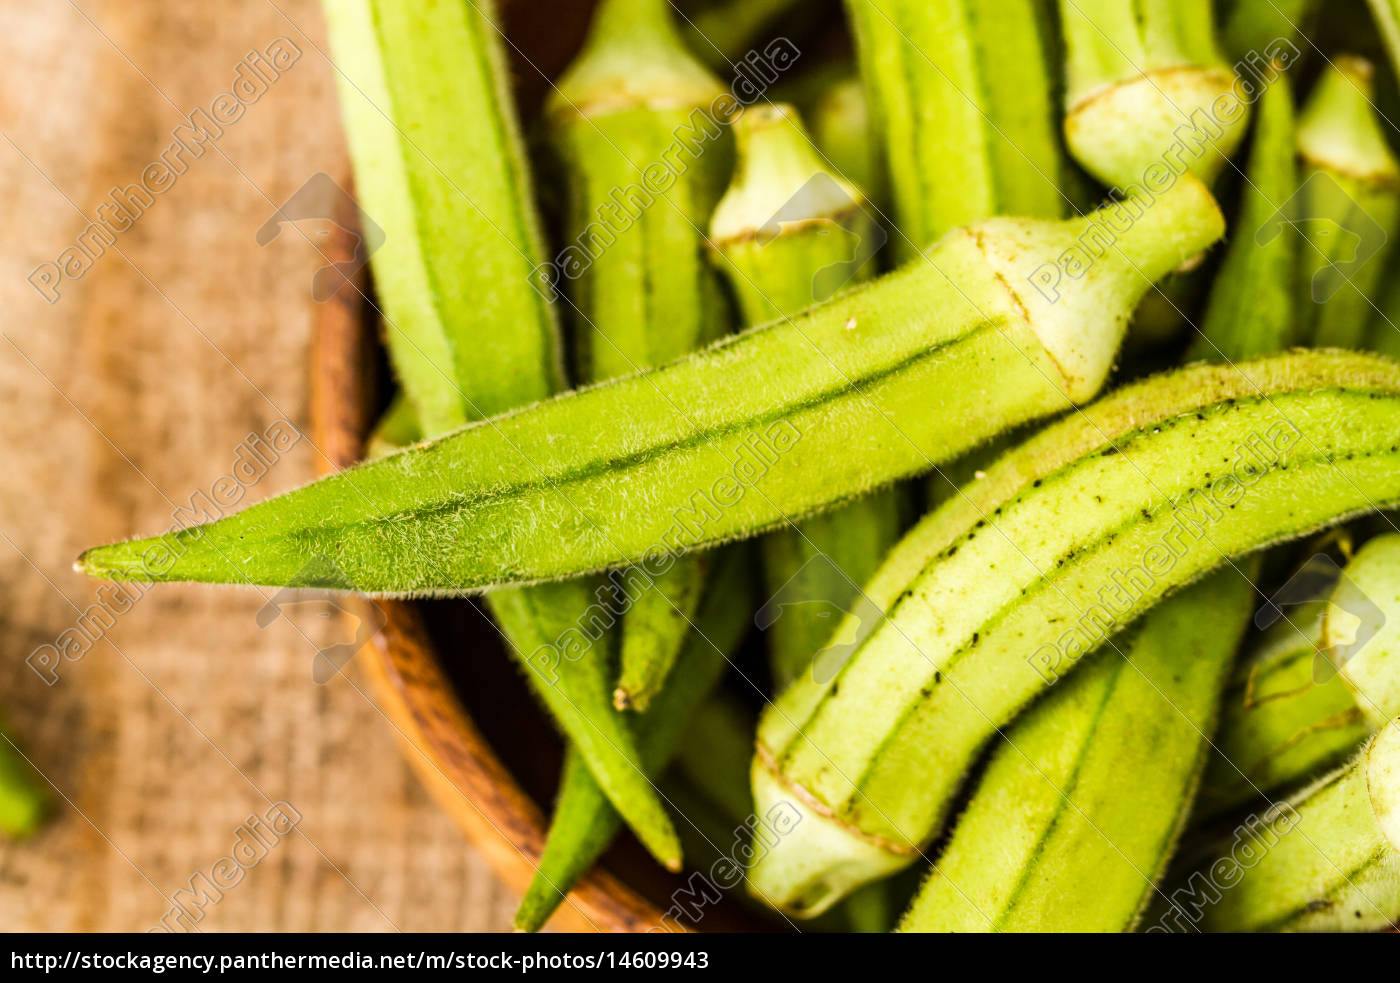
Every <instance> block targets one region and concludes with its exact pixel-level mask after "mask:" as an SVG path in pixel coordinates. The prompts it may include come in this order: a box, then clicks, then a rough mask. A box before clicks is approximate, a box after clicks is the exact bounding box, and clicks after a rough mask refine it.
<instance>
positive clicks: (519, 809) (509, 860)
mask: <svg viewBox="0 0 1400 983" xmlns="http://www.w3.org/2000/svg"><path fill="white" fill-rule="evenodd" d="M342 186H343V187H345V188H347V190H348V189H349V188H350V183H349V182H348V181H347V182H343V183H342ZM337 226H338V227H337V228H336V229H335V230H334V232H333V234H332V236H331V238H330V240H329V241H328V242H327V243H326V245H325V246H324V247H323V251H324V253H325V255H326V257H327V258H328V259H329V260H330V261H331V262H338V261H342V260H348V259H349V258H350V257H351V256H353V255H354V251H355V243H356V241H357V237H356V233H355V231H354V230H356V229H358V227H359V219H358V215H354V214H350V215H342V216H340V217H339V218H338V219H337ZM367 274H368V270H367V269H362V270H359V271H357V272H356V273H354V274H353V275H352V276H351V277H350V278H349V280H348V281H347V283H346V284H345V285H343V286H342V287H341V288H340V290H338V291H337V292H336V293H335V294H334V295H333V296H332V297H331V298H330V299H329V300H328V301H326V302H325V303H322V304H320V305H318V310H317V312H316V315H315V317H316V327H315V334H314V340H313V344H312V352H311V427H312V434H313V437H314V440H315V441H316V446H317V447H318V448H319V449H320V450H321V452H322V457H321V459H320V461H319V470H320V471H321V472H322V473H329V472H331V471H337V470H340V469H341V468H345V467H349V466H350V465H352V464H354V463H355V462H356V461H358V460H359V459H360V456H361V454H362V453H363V447H364V441H365V438H366V436H367V435H368V433H369V430H370V427H371V426H372V425H373V420H372V419H371V413H372V411H373V390H372V378H371V373H372V369H373V364H374V362H373V345H374V343H375V340H376V339H375V336H374V330H375V327H376V325H375V320H376V319H375V317H374V316H373V315H374V312H373V309H372V306H371V304H370V303H369V300H368V289H369V284H368V275H367ZM363 603H364V604H366V605H368V604H378V606H379V608H380V611H381V612H382V614H383V617H384V626H383V628H382V629H381V630H380V632H379V633H378V634H377V635H376V636H375V638H374V642H373V647H372V649H373V650H372V653H371V654H372V656H373V657H372V658H369V657H361V658H360V659H359V663H360V665H361V667H362V668H364V669H366V670H367V671H368V675H369V677H370V679H371V681H372V684H373V686H374V689H375V693H376V696H377V698H378V702H379V707H380V709H381V710H382V711H383V712H384V713H385V714H386V716H388V718H389V719H390V721H391V722H392V723H393V725H394V726H395V728H396V729H397V730H398V732H399V736H400V737H401V739H402V744H403V746H404V753H405V755H406V756H407V758H408V760H409V763H410V764H411V765H412V766H413V768H414V770H415V771H416V772H417V773H418V776H419V779H420V780H421V781H422V782H423V784H424V785H425V786H426V787H427V789H428V791H429V792H430V793H431V794H432V796H433V798H434V799H436V800H437V802H438V804H439V805H440V806H441V807H442V808H443V809H445V810H446V811H447V813H448V814H449V815H450V816H452V818H453V819H454V820H456V822H457V824H458V825H459V826H460V827H461V828H462V829H463V831H464V832H465V833H466V834H467V837H468V839H470V840H471V842H472V844H473V845H474V846H475V847H476V848H477V849H478V850H480V851H481V852H482V853H483V854H485V855H486V857H487V859H488V860H489V861H490V863H491V865H492V867H494V868H495V870H496V872H497V874H499V875H500V877H501V878H502V879H503V880H504V881H505V882H506V883H507V884H509V885H510V886H511V888H512V889H514V890H516V891H519V892H522V893H523V892H524V890H525V888H526V886H527V885H528V884H529V882H530V879H531V878H532V877H533V875H534V871H535V866H536V864H537V863H538V862H539V858H540V854H541V852H542V850H543V849H544V841H545V832H546V825H545V820H544V816H543V815H542V814H541V812H540V810H539V808H538V807H537V806H536V805H535V803H534V802H533V801H532V800H531V799H530V797H529V796H528V795H526V794H525V792H524V791H523V790H522V789H521V787H520V785H519V784H518V783H517V782H516V781H515V779H514V778H513V777H512V776H511V774H510V773H509V772H508V771H507V770H506V768H505V766H504V765H503V764H502V763H501V761H500V759H499V758H498V757H497V756H496V753H495V751H494V750H493V749H492V748H491V746H490V744H489V743H487V741H486V739H485V738H484V737H483V736H482V734H481V732H480V731H479V730H478V729H477V728H476V725H475V724H473V723H472V720H471V718H470V717H469V716H468V715H467V711H466V709H465V708H464V707H463V706H462V704H461V702H460V701H459V700H458V699H457V696H456V694H455V692H454V690H453V688H452V685H451V683H450V682H449V681H448V679H447V677H446V676H445V675H444V673H443V671H442V669H441V666H440V665H439V663H438V659H437V654H436V652H435V651H434V650H433V646H432V642H431V640H430V639H429V638H428V634H427V631H426V629H425V627H424V625H423V620H422V617H421V616H420V614H419V611H418V609H417V607H416V606H415V605H414V604H413V603H411V602H404V601H377V602H371V601H368V600H365V601H364V602H363ZM376 620H378V618H377V617H376ZM550 924H551V926H552V927H555V928H560V929H564V930H567V931H604V932H644V931H647V930H648V929H652V928H657V927H661V926H663V922H662V914H661V912H660V910H658V909H657V908H656V907H655V906H653V905H652V904H651V903H650V902H648V901H646V900H645V899H644V898H642V897H641V896H640V895H639V894H637V893H636V892H635V891H633V890H632V889H631V888H630V887H628V886H627V885H626V884H624V883H623V882H622V881H620V880H618V879H617V878H616V877H614V876H613V875H611V874H609V873H608V872H606V871H604V870H601V869H596V868H595V870H594V871H593V872H592V873H590V874H589V875H587V876H586V877H585V878H584V879H583V880H582V881H580V882H579V884H578V885H577V886H576V887H575V888H574V890H573V891H572V892H571V893H570V895H569V900H568V901H566V902H565V903H564V904H563V905H561V906H560V908H559V911H558V913H557V914H556V916H555V917H554V919H553V920H552V921H551V923H550ZM665 927H667V928H670V929H673V930H674V929H675V927H676V926H675V923H674V922H673V921H667V922H666V923H665Z"/></svg>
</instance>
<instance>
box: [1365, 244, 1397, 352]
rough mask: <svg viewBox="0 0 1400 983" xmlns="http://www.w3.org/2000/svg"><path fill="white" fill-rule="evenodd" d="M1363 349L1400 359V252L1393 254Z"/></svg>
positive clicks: (1394, 251) (1393, 252)
mask: <svg viewBox="0 0 1400 983" xmlns="http://www.w3.org/2000/svg"><path fill="white" fill-rule="evenodd" d="M1362 347H1363V348H1365V349H1367V350H1368V351H1373V352H1380V353H1381V354H1382V355H1389V356H1390V357H1391V358H1395V359H1400V250H1393V251H1392V252H1391V256H1390V272H1389V274H1388V275H1387V276H1386V277H1385V285H1384V286H1383V287H1382V289H1381V290H1380V293H1379V296H1378V297H1377V298H1376V309H1375V311H1374V312H1373V313H1372V315H1371V326H1370V328H1369V329H1368V330H1367V333H1366V344H1365V345H1363V346H1362Z"/></svg>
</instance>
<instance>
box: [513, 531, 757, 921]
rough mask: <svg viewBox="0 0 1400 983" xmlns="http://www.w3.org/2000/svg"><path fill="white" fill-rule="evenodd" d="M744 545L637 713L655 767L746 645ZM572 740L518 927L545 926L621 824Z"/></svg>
mask: <svg viewBox="0 0 1400 983" xmlns="http://www.w3.org/2000/svg"><path fill="white" fill-rule="evenodd" d="M751 566H752V564H751V561H750V558H749V556H748V551H747V550H746V549H744V548H743V547H736V548H732V549H727V550H724V551H722V552H721V553H720V554H718V559H717V561H716V564H715V571H714V576H713V577H711V578H710V580H709V583H708V586H707V587H706V590H705V596H704V598H703V599H702V600H701V602H700V606H699V608H698V609H697V610H696V613H695V630H694V631H692V632H690V633H689V634H688V635H686V637H685V642H684V644H683V646H682V651H681V657H680V658H679V659H678V660H677V664H676V668H675V671H674V672H673V673H672V679H671V680H670V683H669V684H668V685H667V686H666V687H665V688H664V689H663V690H662V691H661V692H660V693H659V694H658V696H657V698H656V699H655V700H654V701H653V702H652V704H651V706H650V707H648V708H647V710H646V711H645V712H642V713H639V714H637V715H636V724H635V729H636V734H637V747H638V750H639V751H640V753H641V761H642V767H643V768H644V769H645V770H646V773H647V775H649V776H653V777H654V776H656V775H659V774H660V773H661V771H662V770H663V769H664V768H665V766H666V762H667V761H668V760H669V759H670V757H671V755H672V754H673V753H674V751H675V748H676V744H677V742H678V741H679V740H680V738H681V736H682V734H683V733H684V731H685V728H686V726H687V725H688V724H689V722H690V720H691V717H692V715H693V713H694V710H695V708H696V706H697V705H698V704H699V703H700V702H701V701H702V700H703V699H704V698H705V697H706V695H707V694H709V692H710V691H711V690H712V689H713V688H714V686H715V684H716V683H717V682H718V681H719V678H720V676H721V675H722V674H723V672H724V669H725V667H726V666H727V665H728V659H729V655H730V653H731V652H733V650H734V649H735V648H736V647H737V646H738V644H739V641H740V640H741V639H742V638H743V635H744V632H745V630H746V629H747V628H748V626H749V618H750V615H751V614H752V610H753V587H754V583H753V577H752V573H751ZM581 765H582V761H581V758H580V757H579V754H578V752H577V751H576V750H574V749H573V748H572V747H571V748H570V749H569V750H568V752H567V753H566V755H565V761H564V771H563V773H562V774H561V776H560V779H559V796H558V799H557V800H556V802H555V807H554V817H553V819H552V821H551V822H550V827H549V838H548V840H547V841H546V842H545V849H544V855H543V856H542V857H540V863H539V867H538V869H537V870H536V872H535V878H534V880H533V881H531V882H530V887H529V889H528V890H527V891H526V892H525V897H524V899H523V900H522V901H521V902H520V908H519V910H518V911H517V912H516V914H515V927H516V929H518V930H520V931H525V932H534V931H538V930H539V929H540V928H542V927H543V926H544V924H545V922H546V921H548V920H549V917H550V915H552V914H553V913H554V910H555V909H556V908H558V906H559V904H560V902H562V901H563V899H564V895H565V894H567V893H568V892H569V890H571V889H572V888H573V886H574V885H575V884H577V883H578V880H579V878H581V877H582V876H583V875H584V874H585V873H586V872H587V871H588V869H589V868H590V867H592V866H593V864H594V863H595V862H596V861H597V859H598V858H599V857H600V856H601V855H602V853H603V851H604V850H605V849H606V848H607V846H608V843H609V842H611V840H612V838H613V836H614V835H615V834H616V832H617V830H618V828H619V826H620V825H621V817H619V816H618V814H617V811H616V810H615V809H614V808H613V807H612V806H611V804H610V803H609V802H608V798H607V796H605V795H604V794H603V792H602V790H601V789H600V788H599V787H598V782H597V780H596V779H595V778H594V777H593V775H592V773H591V772H590V771H589V770H588V769H587V768H584V767H581Z"/></svg>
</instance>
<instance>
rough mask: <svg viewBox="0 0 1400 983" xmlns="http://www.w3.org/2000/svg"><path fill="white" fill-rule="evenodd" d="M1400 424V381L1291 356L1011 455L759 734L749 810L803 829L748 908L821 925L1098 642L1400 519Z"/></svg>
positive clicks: (895, 568) (1194, 375)
mask: <svg viewBox="0 0 1400 983" xmlns="http://www.w3.org/2000/svg"><path fill="white" fill-rule="evenodd" d="M1397 425H1400V366H1397V365H1395V364H1394V363H1391V362H1390V361H1388V360H1386V359H1379V358H1376V357H1374V356H1366V355H1359V354H1346V353H1339V352H1300V353H1295V354H1290V355H1286V356H1275V357H1270V358H1264V359H1260V360H1257V361H1254V362H1250V363H1244V364H1243V365H1238V366H1228V367H1223V366H1214V365H1195V366H1191V367H1188V368H1186V369H1182V370H1179V371H1176V372H1173V373H1170V374H1167V375H1164V376H1159V377H1155V378H1152V379H1149V380H1147V381H1144V382H1141V383H1138V384H1135V385H1132V386H1129V387H1127V388H1125V389H1123V390H1120V391H1119V392H1117V393H1115V394H1113V395H1110V396H1108V397H1106V398H1105V399H1103V400H1101V401H1099V402H1098V403H1095V404H1093V405H1091V406H1089V407H1086V408H1085V409H1083V410H1082V411H1080V412H1079V413H1076V414H1074V415H1072V416H1070V417H1068V418H1066V420H1064V421H1063V422H1061V423H1058V424H1056V425H1054V426H1052V427H1049V428H1047V429H1046V430H1044V431H1042V432H1041V433H1040V434H1039V435H1037V436H1036V437H1033V438H1032V439H1031V440H1029V441H1027V442H1026V443H1025V444H1023V445H1022V446H1021V447H1019V448H1017V449H1016V450H1014V451H1012V452H1011V453H1010V454H1008V455H1006V456H1004V457H1003V458H1002V459H1001V460H1000V461H999V462H998V463H997V464H995V465H994V466H993V467H992V468H991V469H989V470H988V472H987V476H986V477H985V478H984V479H982V480H980V481H978V482H977V483H975V484H974V485H972V486H970V487H968V488H967V489H965V490H964V492H963V494H962V495H960V496H958V497H955V498H953V499H950V500H949V501H948V502H947V503H945V504H944V505H943V507H942V508H940V509H938V510H937V511H935V512H934V513H932V514H931V515H930V516H928V517H927V518H926V519H925V520H924V521H923V522H922V523H920V524H919V525H918V526H916V527H915V528H914V530H913V531H911V532H910V533H909V534H908V535H907V536H906V537H905V538H904V540H903V541H902V542H901V543H900V544H899V545H898V546H896V547H895V549H894V551H893V552H892V553H891V554H890V556H889V557H888V558H887V559H886V561H885V563H884V565H883V566H882V567H881V569H880V572H879V573H877V574H876V575H875V577H874V579H873V580H872V581H871V582H870V583H869V584H868V585H867V586H866V588H865V590H864V594H865V596H866V597H867V598H869V599H870V601H871V604H872V605H873V606H874V607H875V609H876V610H878V611H881V612H883V615H882V616H881V617H880V618H866V619H862V620H863V622H864V623H862V624H856V623H854V620H853V619H849V618H848V619H847V621H848V623H847V624H845V625H843V626H841V627H840V628H838V631H846V632H852V633H854V635H855V637H856V638H857V641H856V642H855V643H854V644H853V645H851V646H849V647H848V649H847V651H846V652H845V653H844V654H843V661H842V662H841V663H840V664H839V665H837V666H833V667H831V670H832V671H828V672H826V673H824V674H823V673H819V674H817V676H818V677H819V678H820V679H822V680H824V681H821V682H819V681H818V679H817V678H809V677H803V678H802V679H800V680H798V681H797V682H796V683H794V684H793V685H792V686H791V687H789V688H788V689H787V690H786V691H784V692H783V693H782V694H781V695H780V696H779V698H778V699H777V701H776V702H775V704H774V705H773V706H770V707H769V708H768V710H767V711H766V712H765V713H764V715H763V718H762V720H761V721H760V725H759V734H758V753H757V755H756V757H755V763H754V769H753V782H754V790H755V801H756V802H757V805H758V809H759V811H760V812H762V811H763V810H765V809H767V808H771V807H772V806H773V805H774V803H775V802H778V801H785V802H788V803H790V804H791V805H792V806H793V807H794V808H796V809H798V810H799V811H800V812H801V814H802V816H803V820H802V822H800V823H799V824H798V825H796V826H795V827H794V829H793V830H792V832H791V833H789V835H788V836H786V837H784V839H783V841H782V842H781V843H779V844H778V845H777V846H776V847H775V848H774V849H773V850H771V851H769V852H768V853H766V854H765V855H764V856H763V857H761V858H760V859H759V860H758V862H757V864H756V865H755V866H754V867H753V868H752V870H751V871H750V878H751V882H752V884H753V885H754V887H755V890H756V891H757V892H758V893H759V894H761V895H762V896H765V897H769V898H776V899H778V902H779V903H780V904H781V905H782V906H783V907H785V908H786V909H788V910H790V911H793V912H797V913H809V912H819V911H821V910H822V909H824V908H825V907H827V906H828V905H830V904H831V903H832V902H833V901H834V900H836V899H837V898H839V897H841V896H842V895H843V894H845V893H846V892H848V891H849V890H851V889H852V888H854V887H856V886H858V885H860V884H862V883H865V882H867V881H870V880H872V879H875V878H877V877H880V876H882V875H884V874H887V873H889V872H891V871H893V870H898V869H900V868H902V867H904V866H906V865H907V864H908V863H910V862H911V861H912V860H913V859H914V858H915V857H917V856H918V851H919V850H920V849H921V848H922V846H923V845H924V844H926V843H927V842H928V841H929V839H930V838H931V837H932V836H933V835H934V834H935V833H936V832H937V831H938V830H939V828H940V827H941V826H942V824H943V822H944V820H945V819H946V817H947V812H948V808H949V805H950V803H951V801H952V797H953V794H954V793H955V791H956V790H957V787H958V785H959V783H960V781H961V779H962V777H963V775H964V774H965V773H966V772H967V771H968V769H969V768H970V767H971V765H972V762H973V761H974V760H975V758H976V755H977V754H978V752H979V750H980V749H981V748H982V747H983V746H984V744H985V743H986V741H987V739H988V738H989V737H991V736H992V734H993V733H995V730H996V728H998V727H1000V726H1002V725H1004V724H1006V723H1007V722H1008V721H1010V720H1011V718H1012V717H1013V716H1014V715H1015V713H1016V712H1017V711H1018V710H1020V709H1021V708H1022V707H1023V706H1025V705H1026V704H1027V703H1028V702H1029V701H1030V700H1031V699H1032V698H1034V697H1035V696H1036V695H1038V694H1040V693H1042V692H1044V691H1045V690H1046V689H1047V688H1048V687H1049V686H1051V685H1052V683H1053V682H1054V680H1056V679H1058V678H1059V677H1061V676H1062V675H1064V674H1065V673H1067V672H1069V671H1070V670H1071V669H1072V668H1073V667H1074V666H1075V665H1076V664H1077V663H1078V661H1079V658H1080V656H1082V655H1084V654H1086V653H1087V652H1088V651H1091V650H1092V649H1094V648H1097V647H1098V644H1099V642H1101V641H1102V640H1103V638H1105V637H1108V636H1109V635H1111V634H1112V633H1113V632H1114V631H1115V630H1117V629H1118V628H1121V627H1123V626H1125V625H1127V624H1129V623H1130V622H1131V621H1132V620H1133V619H1134V618H1136V617H1137V616H1138V615H1139V614H1140V613H1141V612H1143V611H1144V610H1146V609H1147V608H1149V607H1150V606H1151V605H1152V604H1153V603H1155V602H1156V601H1158V600H1159V599H1161V598H1162V597H1163V596H1164V595H1165V594H1166V593H1167V592H1169V591H1171V590H1173V589H1175V588H1178V587H1181V586H1183V585H1185V584H1188V583H1190V582H1192V581H1194V580H1195V579H1197V578H1198V577H1200V576H1202V575H1203V574H1205V573H1206V572H1207V571H1209V570H1210V569H1212V568H1214V567H1216V566H1218V565H1220V564H1221V563H1222V562H1224V561H1225V560H1226V558H1228V557H1234V556H1240V555H1243V554H1246V553H1248V552H1250V551H1252V550H1256V549H1258V548H1260V547H1263V546H1266V545H1268V544H1270V543H1272V542H1275V541H1278V540H1282V539H1286V538H1290V537H1293V536H1297V535H1302V534H1304V533H1307V532H1309V531H1311V530H1313V529H1316V528H1319V527H1321V526H1323V525H1326V524H1328V523H1330V522H1334V521H1336V520H1338V519H1341V518H1345V517H1348V516H1350V515H1354V514H1358V513H1361V512H1364V511H1368V510H1370V509H1372V508H1384V507H1388V505H1389V504H1390V503H1391V502H1394V501H1397V500H1400V471H1398V470H1397V469H1396V467H1395V465H1396V462H1397V459H1400V447H1398V446H1397V445H1396V444H1395V442H1394V441H1395V432H1396V428H1397ZM1300 489H1306V491H1307V494H1299V490H1300ZM1246 497H1247V498H1248V501H1247V502H1245V504H1244V505H1243V506H1241V507H1237V506H1240V503H1241V502H1242V500H1244V499H1245V498H1246ZM989 574H991V575H994V577H992V578H990V579H989ZM933 748H936V749H937V752H938V753H936V754H933V753H931V752H930V749H933Z"/></svg>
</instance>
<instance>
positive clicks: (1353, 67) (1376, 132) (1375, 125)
mask: <svg viewBox="0 0 1400 983" xmlns="http://www.w3.org/2000/svg"><path fill="white" fill-rule="evenodd" d="M1374 75H1375V66H1373V65H1372V64H1371V63H1370V62H1369V61H1367V60H1366V59H1365V58H1360V57H1357V56H1355V55H1339V56H1337V57H1336V58H1335V59H1333V60H1332V62H1331V63H1330V64H1329V65H1327V67H1326V68H1325V69H1324V70H1323V73H1322V75H1321V77H1319V78H1318V80H1317V84H1316V85H1315V86H1314V87H1313V91H1312V92H1311V93H1310V94H1309V96H1308V99H1307V102H1306V104H1305V105H1304V106H1303V112H1302V114H1301V115H1300V116H1299V118H1298V136H1297V143H1298V155H1299V156H1300V157H1301V158H1302V159H1303V162H1304V163H1305V164H1308V165H1310V166H1312V167H1318V168H1325V169H1327V170H1329V171H1334V172H1336V173H1339V174H1342V175H1345V176H1346V177H1350V178H1354V179H1355V180H1357V181H1361V182H1364V183H1366V184H1372V185H1381V186H1400V163H1397V162H1396V159H1395V155H1394V154H1393V153H1392V152H1391V150H1390V145H1389V144H1388V143H1387V142H1386V139H1385V134H1384V133H1383V132H1382V130H1381V123H1380V120H1379V119H1378V117H1377V114H1376V109H1375V106H1374V105H1373V100H1374V96H1375V84H1374V81H1373V77H1374Z"/></svg>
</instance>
